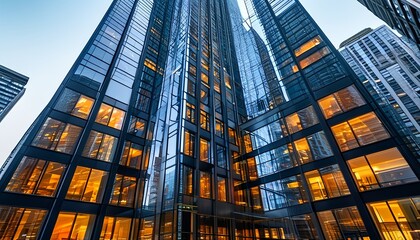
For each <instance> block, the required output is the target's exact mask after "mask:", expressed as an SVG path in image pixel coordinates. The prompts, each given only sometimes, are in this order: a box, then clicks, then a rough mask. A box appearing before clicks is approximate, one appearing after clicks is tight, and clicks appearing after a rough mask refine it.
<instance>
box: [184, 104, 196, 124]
mask: <svg viewBox="0 0 420 240" xmlns="http://www.w3.org/2000/svg"><path fill="white" fill-rule="evenodd" d="M185 107H186V109H185V119H187V120H188V121H190V122H192V123H195V106H194V105H193V104H191V103H189V102H187V103H186V105H185Z"/></svg>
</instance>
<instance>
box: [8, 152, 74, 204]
mask: <svg viewBox="0 0 420 240" xmlns="http://www.w3.org/2000/svg"><path fill="white" fill-rule="evenodd" d="M65 167H66V165H64V164H60V163H54V162H47V161H44V160H38V159H34V158H29V157H24V158H23V159H22V161H21V162H20V163H19V166H18V167H17V169H16V171H15V173H14V174H13V177H12V179H11V180H10V182H9V183H8V185H7V187H6V191H10V192H18V193H25V194H36V195H41V196H50V197H52V196H55V192H56V189H57V187H58V184H59V183H60V179H61V175H62V173H63V171H64V169H65Z"/></svg>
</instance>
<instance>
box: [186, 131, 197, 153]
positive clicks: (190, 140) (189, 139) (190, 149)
mask: <svg viewBox="0 0 420 240" xmlns="http://www.w3.org/2000/svg"><path fill="white" fill-rule="evenodd" d="M194 146H195V135H194V134H193V133H191V132H189V131H184V154H185V155H188V156H190V157H194Z"/></svg>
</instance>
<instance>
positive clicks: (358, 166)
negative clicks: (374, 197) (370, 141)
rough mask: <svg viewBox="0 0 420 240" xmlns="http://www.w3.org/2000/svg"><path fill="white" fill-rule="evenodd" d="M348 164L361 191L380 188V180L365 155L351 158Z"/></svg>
mask: <svg viewBox="0 0 420 240" xmlns="http://www.w3.org/2000/svg"><path fill="white" fill-rule="evenodd" d="M347 164H348V165H349V167H350V169H351V171H352V173H353V179H354V181H355V182H356V183H357V186H358V187H359V191H366V190H371V189H376V188H379V184H378V181H377V179H376V177H375V175H374V174H373V172H372V169H371V168H370V166H369V165H368V163H367V161H366V158H365V157H359V158H355V159H352V160H349V161H348V162H347Z"/></svg>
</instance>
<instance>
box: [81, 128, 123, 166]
mask: <svg viewBox="0 0 420 240" xmlns="http://www.w3.org/2000/svg"><path fill="white" fill-rule="evenodd" d="M117 140H118V139H117V138H116V137H113V136H111V135H107V134H104V133H100V132H97V131H91V132H90V134H89V138H88V140H87V142H86V145H85V149H84V150H83V153H82V155H83V156H84V157H89V158H94V159H98V160H102V161H107V162H110V161H111V160H112V158H113V157H114V154H115V149H116V148H117Z"/></svg>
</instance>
